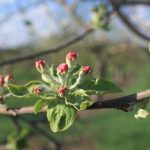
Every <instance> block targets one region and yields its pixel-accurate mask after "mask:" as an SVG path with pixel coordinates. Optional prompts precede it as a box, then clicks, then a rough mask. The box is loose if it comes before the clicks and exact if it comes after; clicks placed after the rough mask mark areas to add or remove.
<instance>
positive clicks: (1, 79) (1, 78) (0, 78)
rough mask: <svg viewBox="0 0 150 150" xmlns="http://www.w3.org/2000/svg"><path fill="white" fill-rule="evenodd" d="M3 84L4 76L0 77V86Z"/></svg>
mask: <svg viewBox="0 0 150 150" xmlns="http://www.w3.org/2000/svg"><path fill="white" fill-rule="evenodd" d="M4 84H5V80H4V76H3V75H0V86H3V85H4Z"/></svg>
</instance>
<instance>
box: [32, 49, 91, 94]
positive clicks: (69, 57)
mask: <svg viewBox="0 0 150 150" xmlns="http://www.w3.org/2000/svg"><path fill="white" fill-rule="evenodd" d="M77 57H78V54H77V53H76V52H74V51H70V52H68V53H67V54H66V62H65V63H61V64H59V65H58V67H57V68H56V74H55V76H53V74H52V75H49V76H50V85H51V86H53V85H55V87H54V88H55V89H56V91H57V92H58V95H59V96H61V97H63V96H65V95H67V94H68V93H69V90H73V89H75V88H77V87H78V85H79V84H80V83H81V82H82V81H83V80H84V78H85V76H88V75H90V74H91V73H92V68H91V67H90V66H82V67H81V69H80V71H79V73H78V76H77V75H76V79H75V80H76V81H75V82H73V83H72V84H73V85H70V82H69V81H70V80H72V79H73V78H74V74H72V72H71V71H72V70H73V68H74V67H75V64H76V59H77ZM45 66H46V64H45V60H42V59H39V60H37V61H36V62H35V67H36V69H37V70H38V71H39V72H40V73H41V74H43V75H44V77H46V76H45V74H44V73H43V69H45ZM45 70H47V69H45ZM54 79H56V81H57V82H56V83H54V84H52V83H51V82H54ZM45 81H46V79H45ZM33 91H34V93H35V94H39V93H40V92H41V90H40V88H39V87H38V86H35V87H34V89H33Z"/></svg>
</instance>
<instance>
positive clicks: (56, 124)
mask: <svg viewBox="0 0 150 150" xmlns="http://www.w3.org/2000/svg"><path fill="white" fill-rule="evenodd" d="M76 113H77V111H76V110H75V109H74V108H73V107H72V106H67V105H65V104H63V103H58V101H52V102H51V103H50V104H49V107H48V110H47V119H48V121H49V124H50V127H51V130H52V131H53V132H58V131H64V130H66V129H68V128H69V127H70V126H71V125H72V123H73V122H74V119H75V117H76Z"/></svg>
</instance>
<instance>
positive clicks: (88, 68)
mask: <svg viewBox="0 0 150 150" xmlns="http://www.w3.org/2000/svg"><path fill="white" fill-rule="evenodd" d="M82 71H83V72H84V73H85V75H87V74H90V73H91V72H92V68H91V67H90V66H84V67H83V68H82Z"/></svg>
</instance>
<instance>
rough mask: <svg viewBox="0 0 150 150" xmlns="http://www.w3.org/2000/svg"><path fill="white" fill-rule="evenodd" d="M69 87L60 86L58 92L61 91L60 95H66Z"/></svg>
mask: <svg viewBox="0 0 150 150" xmlns="http://www.w3.org/2000/svg"><path fill="white" fill-rule="evenodd" d="M67 91H68V90H67V88H66V87H59V89H58V93H59V95H60V96H64V95H66V94H67Z"/></svg>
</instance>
